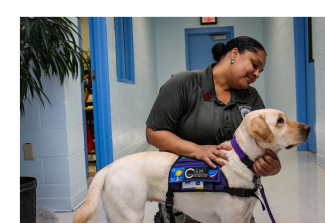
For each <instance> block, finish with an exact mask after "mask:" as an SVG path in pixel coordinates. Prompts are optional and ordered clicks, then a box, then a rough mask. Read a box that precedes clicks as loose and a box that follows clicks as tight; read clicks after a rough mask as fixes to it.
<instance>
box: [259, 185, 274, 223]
mask: <svg viewBox="0 0 325 223" xmlns="http://www.w3.org/2000/svg"><path fill="white" fill-rule="evenodd" d="M259 190H260V194H261V196H262V199H263V201H264V204H265V206H266V210H267V213H268V214H269V216H270V218H271V221H272V223H275V219H274V216H273V214H272V211H271V208H270V206H269V203H268V202H267V199H266V195H265V191H264V187H263V185H262V184H261V185H260V187H259ZM261 202H262V201H261ZM262 206H263V205H262ZM264 209H265V208H264Z"/></svg>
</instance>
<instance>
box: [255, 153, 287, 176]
mask: <svg viewBox="0 0 325 223" xmlns="http://www.w3.org/2000/svg"><path fill="white" fill-rule="evenodd" d="M253 168H254V170H255V172H256V173H257V175H259V176H264V177H265V176H272V175H275V174H277V173H279V172H280V170H281V163H280V160H279V158H278V156H277V155H276V154H275V153H274V152H273V151H272V150H266V152H265V154H264V155H263V156H262V157H260V158H258V159H256V160H255V162H254V165H253Z"/></svg>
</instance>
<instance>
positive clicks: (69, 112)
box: [20, 79, 87, 210]
mask: <svg viewBox="0 0 325 223" xmlns="http://www.w3.org/2000/svg"><path fill="white" fill-rule="evenodd" d="M80 83H81V82H80V79H79V80H66V81H65V83H64V86H63V87H62V86H61V85H60V84H59V81H58V80H55V79H52V80H44V88H45V89H46V92H47V95H48V96H49V98H50V100H51V105H48V104H47V105H46V108H45V109H44V108H43V106H42V105H41V104H40V103H39V102H38V101H37V100H34V101H33V102H32V104H27V107H26V114H25V116H22V117H21V126H20V128H21V133H20V137H21V138H20V144H21V159H20V175H21V176H34V177H36V178H37V181H38V186H37V205H38V206H41V207H45V208H49V209H50V210H72V209H73V208H74V207H75V206H76V205H77V204H78V203H79V202H81V200H82V198H83V196H84V194H85V192H86V185H87V184H86V170H85V158H84V141H83V140H84V138H83V132H82V131H83V130H82V113H81V88H80ZM24 143H32V144H33V148H34V151H35V153H34V155H35V160H24V159H23V151H22V145H23V144H24Z"/></svg>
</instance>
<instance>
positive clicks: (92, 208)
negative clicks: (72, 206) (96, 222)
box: [73, 167, 108, 223]
mask: <svg viewBox="0 0 325 223" xmlns="http://www.w3.org/2000/svg"><path fill="white" fill-rule="evenodd" d="M107 168H108V167H106V168H104V169H102V170H100V171H99V172H98V173H97V174H96V175H95V177H94V179H93V180H92V182H91V184H90V187H89V190H88V193H87V196H86V200H85V201H84V202H83V204H82V205H81V206H80V207H79V208H78V209H77V210H76V212H75V214H74V216H73V223H85V222H87V221H88V220H89V219H90V218H91V217H92V216H93V215H94V214H95V212H96V209H97V206H98V203H99V200H100V195H101V192H102V189H103V185H104V182H105V174H106V170H107Z"/></svg>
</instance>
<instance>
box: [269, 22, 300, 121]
mask: <svg viewBox="0 0 325 223" xmlns="http://www.w3.org/2000/svg"><path fill="white" fill-rule="evenodd" d="M263 24H264V26H263V30H264V33H263V34H264V43H265V44H264V47H265V48H266V49H267V51H268V57H267V65H266V67H265V70H264V72H263V73H264V74H263V76H264V81H265V83H264V85H265V97H266V101H265V102H266V105H267V107H270V108H276V109H280V110H282V111H284V112H286V113H287V115H288V117H289V118H290V119H293V120H296V116H297V115H296V113H297V112H296V76H295V75H296V74H295V57H294V35H293V18H265V20H264V23H263Z"/></svg>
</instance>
